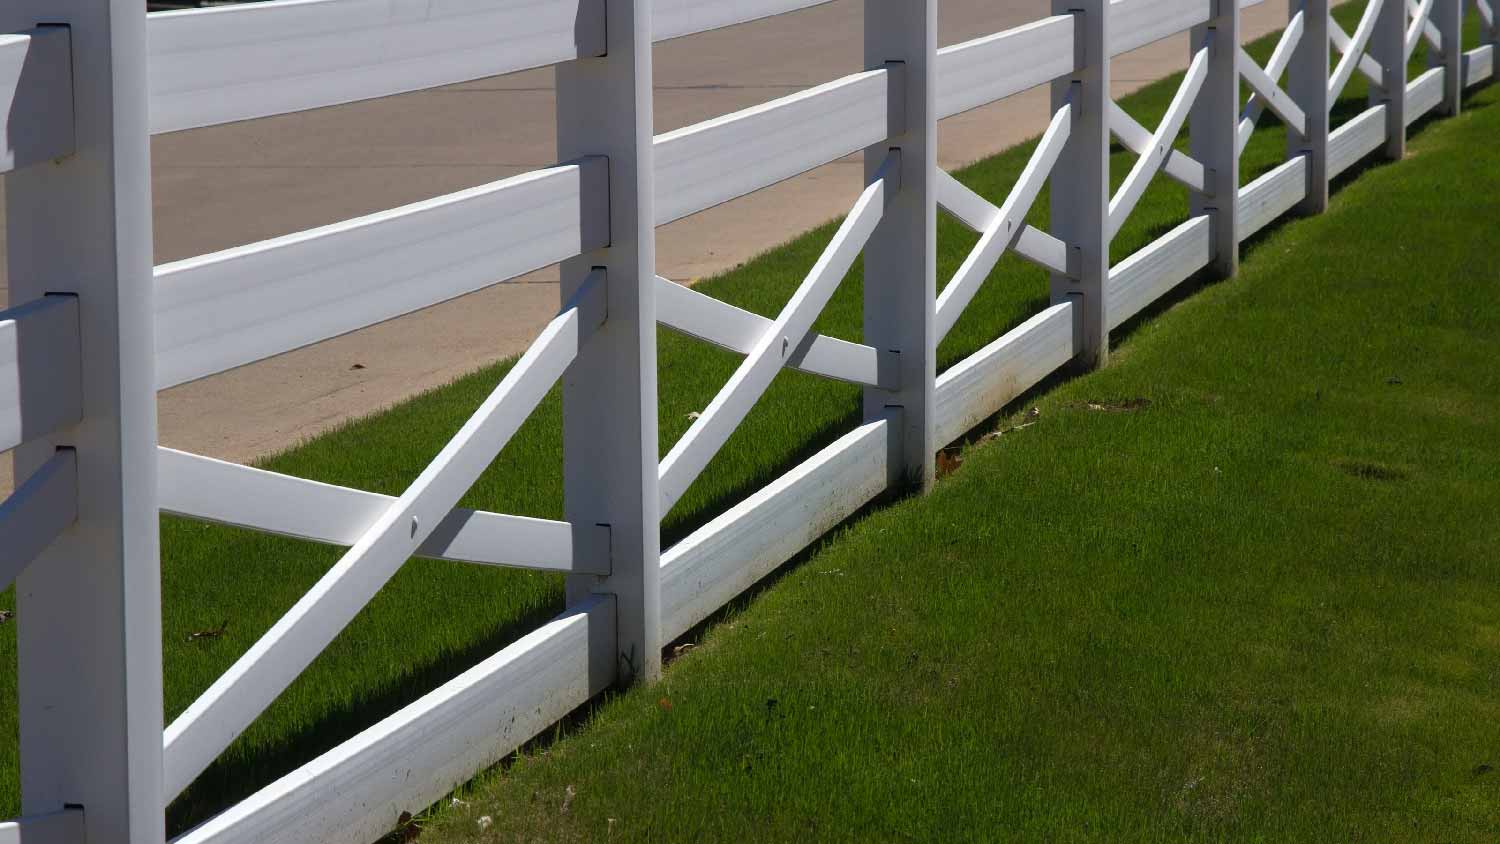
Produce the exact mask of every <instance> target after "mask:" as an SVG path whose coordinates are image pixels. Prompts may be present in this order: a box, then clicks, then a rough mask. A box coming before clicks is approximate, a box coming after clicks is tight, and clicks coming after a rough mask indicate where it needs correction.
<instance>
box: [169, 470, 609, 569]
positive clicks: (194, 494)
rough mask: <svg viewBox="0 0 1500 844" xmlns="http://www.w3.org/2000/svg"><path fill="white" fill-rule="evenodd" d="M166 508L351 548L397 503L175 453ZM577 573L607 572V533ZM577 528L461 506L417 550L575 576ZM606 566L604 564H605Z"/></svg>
mask: <svg viewBox="0 0 1500 844" xmlns="http://www.w3.org/2000/svg"><path fill="white" fill-rule="evenodd" d="M158 455H159V457H160V461H159V463H158V471H159V473H160V493H159V494H160V497H161V509H162V512H165V513H174V514H176V515H179V516H188V517H190V518H194V519H200V520H203V521H209V522H217V523H219V524H226V525H234V526H236V527H243V528H250V529H252V530H259V531H264V532H266V533H275V534H280V535H282V536H291V537H295V538H298V539H308V540H312V541H314V542H324V543H327V544H329V545H342V546H344V547H346V548H347V547H350V546H352V545H354V544H355V543H357V542H359V540H360V537H362V536H364V535H365V534H366V533H367V532H369V530H370V528H372V527H373V526H374V525H375V523H376V522H378V521H379V520H380V517H381V516H383V515H384V514H385V513H386V512H387V511H389V510H390V509H391V507H392V506H393V505H395V504H396V498H395V497H394V496H390V495H381V494H379V493H374V492H365V491H363V490H358V489H349V488H348V487H342V486H335V485H333V484H325V483H319V482H317V481H310V480H306V479H304V478H296V477H292V476H291V475H281V474H277V473H276V472H268V471H266V470H264V469H255V468H252V467H250V466H241V465H239V464H237V463H227V462H225V461H222V460H215V459H213V458H211V457H203V456H201V455H197V454H187V453H185V452H181V451H176V450H174V449H170V448H163V449H160V450H159V451H158ZM590 528H591V530H597V531H600V532H602V533H603V534H604V536H603V538H602V539H600V538H595V540H594V547H593V548H592V550H593V551H595V552H602V554H603V557H602V559H601V558H597V557H595V556H594V555H591V554H588V553H584V554H582V555H580V556H579V557H578V563H579V564H581V566H582V568H581V569H578V570H584V571H596V572H597V573H600V574H604V573H607V571H608V565H607V564H608V550H609V544H608V543H609V540H608V536H609V532H608V530H607V529H604V528H598V527H596V526H590ZM573 533H574V529H573V525H570V524H568V523H567V522H557V521H551V520H549V519H531V518H526V517H524V516H508V515H504V514H500V513H489V512H485V511H483V510H469V509H466V508H462V507H459V508H455V509H453V510H451V511H449V513H448V514H447V515H446V516H444V517H443V518H442V520H441V521H440V522H439V523H438V525H437V527H436V528H434V529H433V532H432V535H431V536H429V537H427V540H426V541H424V542H423V543H422V544H421V545H419V546H417V548H416V550H414V551H413V552H412V556H415V557H430V558H433V559H439V560H453V561H456V562H466V563H479V564H482V565H491V566H517V567H522V568H531V569H543V570H548V571H573V570H575V569H574V566H575V555H574V551H573V545H574V537H573ZM601 564H602V565H601Z"/></svg>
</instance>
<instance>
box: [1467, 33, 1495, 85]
mask: <svg viewBox="0 0 1500 844" xmlns="http://www.w3.org/2000/svg"><path fill="white" fill-rule="evenodd" d="M1494 75H1495V45H1494V44H1486V45H1484V46H1483V47H1476V48H1475V49H1473V50H1470V51H1468V52H1467V53H1464V87H1465V88H1468V87H1469V86H1471V85H1478V84H1479V83H1481V82H1483V81H1484V80H1486V79H1489V78H1490V77H1491V76H1494Z"/></svg>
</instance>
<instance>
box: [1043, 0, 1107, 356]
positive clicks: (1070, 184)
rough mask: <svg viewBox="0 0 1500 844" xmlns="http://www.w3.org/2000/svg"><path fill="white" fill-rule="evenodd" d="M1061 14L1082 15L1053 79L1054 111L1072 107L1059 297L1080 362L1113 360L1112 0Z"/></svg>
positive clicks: (1063, 172) (1057, 210) (1058, 214)
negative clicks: (1066, 66)
mask: <svg viewBox="0 0 1500 844" xmlns="http://www.w3.org/2000/svg"><path fill="white" fill-rule="evenodd" d="M1052 11H1053V14H1059V15H1061V14H1071V15H1073V16H1074V21H1075V26H1074V36H1073V43H1074V54H1075V56H1076V57H1077V65H1076V66H1075V68H1074V71H1073V73H1072V74H1070V75H1068V76H1063V77H1060V78H1058V79H1056V80H1054V81H1053V82H1052V97H1051V104H1052V112H1053V113H1054V114H1056V113H1057V112H1059V111H1060V110H1061V109H1063V108H1065V107H1068V108H1070V109H1071V118H1072V127H1071V131H1070V133H1069V135H1068V139H1067V142H1066V144H1065V145H1064V146H1063V149H1062V152H1061V155H1060V156H1059V158H1058V160H1057V163H1056V164H1055V165H1054V167H1053V169H1052V176H1051V179H1052V193H1051V197H1052V200H1051V222H1050V226H1049V228H1050V230H1051V234H1052V236H1053V237H1056V238H1058V239H1060V240H1061V241H1062V242H1063V243H1065V244H1067V245H1068V270H1069V271H1068V272H1062V273H1060V272H1053V273H1052V274H1051V284H1050V286H1051V292H1052V303H1053V304H1054V305H1058V304H1062V303H1064V302H1071V303H1072V304H1073V308H1074V320H1075V324H1076V326H1077V328H1076V332H1075V335H1076V336H1075V339H1074V343H1073V353H1074V365H1075V366H1076V367H1077V368H1079V369H1084V370H1087V369H1093V368H1096V367H1100V366H1103V365H1105V364H1106V363H1108V361H1109V318H1108V315H1107V313H1106V311H1107V310H1108V297H1107V296H1106V295H1105V285H1106V284H1107V283H1108V280H1109V242H1110V236H1109V202H1110V181H1109V147H1110V129H1109V115H1110V112H1111V110H1112V109H1111V106H1112V103H1113V101H1112V100H1111V99H1110V95H1109V64H1110V50H1109V43H1110V42H1109V38H1110V28H1109V12H1110V4H1109V0H1087V2H1082V3H1080V2H1079V0H1054V2H1053V6H1052Z"/></svg>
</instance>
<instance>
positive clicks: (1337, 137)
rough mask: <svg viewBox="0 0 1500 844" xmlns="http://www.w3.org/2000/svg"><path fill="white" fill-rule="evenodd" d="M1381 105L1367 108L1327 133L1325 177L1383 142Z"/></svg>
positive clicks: (1330, 176)
mask: <svg viewBox="0 0 1500 844" xmlns="http://www.w3.org/2000/svg"><path fill="white" fill-rule="evenodd" d="M1385 130H1386V124H1385V106H1383V105H1378V106H1375V107H1374V108H1367V109H1365V110H1364V111H1362V112H1360V113H1359V116H1357V117H1355V118H1354V119H1353V120H1350V121H1349V122H1348V123H1345V124H1344V125H1342V126H1340V127H1339V128H1337V129H1335V130H1333V132H1331V133H1329V135H1328V177H1329V178H1330V179H1331V178H1334V177H1336V176H1338V174H1340V173H1342V172H1344V171H1345V170H1347V169H1349V168H1350V167H1352V166H1353V165H1354V163H1355V162H1357V161H1359V160H1360V159H1361V158H1364V157H1365V156H1366V155H1369V154H1370V153H1372V152H1374V151H1375V150H1377V149H1380V148H1381V147H1382V146H1384V145H1385Z"/></svg>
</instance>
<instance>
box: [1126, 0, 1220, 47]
mask: <svg viewBox="0 0 1500 844" xmlns="http://www.w3.org/2000/svg"><path fill="white" fill-rule="evenodd" d="M1109 5H1110V9H1109V26H1110V33H1111V34H1110V39H1109V54H1110V55H1111V56H1118V55H1120V54H1121V53H1127V52H1129V51H1131V50H1134V49H1135V48H1137V47H1143V46H1145V45H1147V44H1150V43H1151V42H1152V41H1160V40H1161V39H1163V38H1166V37H1167V36H1169V35H1176V34H1177V33H1179V32H1186V31H1187V30H1189V29H1192V28H1193V27H1194V26H1197V25H1198V24H1200V23H1205V22H1207V20H1208V19H1209V17H1210V15H1211V14H1212V3H1211V0H1111V2H1110V4H1109Z"/></svg>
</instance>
